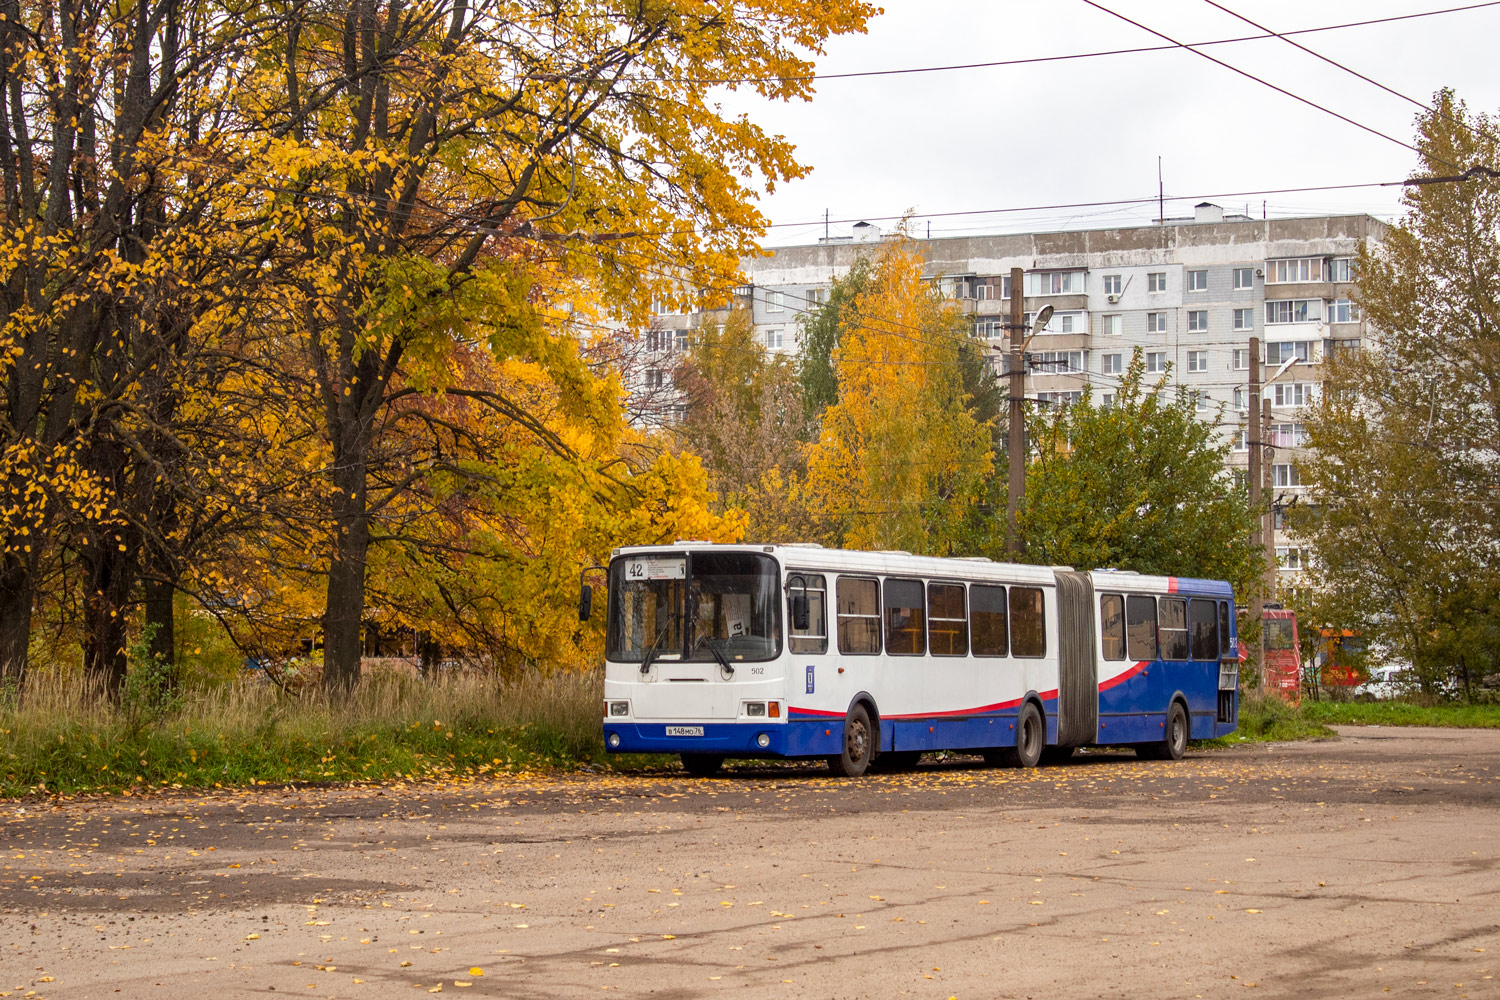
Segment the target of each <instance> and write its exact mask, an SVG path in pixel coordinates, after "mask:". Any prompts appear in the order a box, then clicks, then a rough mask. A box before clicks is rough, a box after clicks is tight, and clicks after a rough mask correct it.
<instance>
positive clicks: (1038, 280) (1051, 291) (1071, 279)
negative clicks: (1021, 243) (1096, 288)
mask: <svg viewBox="0 0 1500 1000" xmlns="http://www.w3.org/2000/svg"><path fill="white" fill-rule="evenodd" d="M1087 273H1088V272H1086V271H1032V272H1031V273H1029V274H1027V275H1026V294H1027V295H1079V294H1082V293H1083V277H1084V275H1085V274H1087Z"/></svg>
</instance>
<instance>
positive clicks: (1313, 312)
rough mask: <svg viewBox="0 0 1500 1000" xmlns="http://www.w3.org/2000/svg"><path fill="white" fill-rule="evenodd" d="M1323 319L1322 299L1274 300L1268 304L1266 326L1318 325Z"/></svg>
mask: <svg viewBox="0 0 1500 1000" xmlns="http://www.w3.org/2000/svg"><path fill="white" fill-rule="evenodd" d="M1322 318H1323V300H1322V299H1272V300H1270V301H1267V302H1266V325H1267V326H1274V325H1276V324H1278V323H1316V322H1318V321H1319V320H1321V319H1322Z"/></svg>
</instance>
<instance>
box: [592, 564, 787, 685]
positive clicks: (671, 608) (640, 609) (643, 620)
mask: <svg viewBox="0 0 1500 1000" xmlns="http://www.w3.org/2000/svg"><path fill="white" fill-rule="evenodd" d="M779 589H780V588H779V587H778V585H777V573H776V562H775V560H773V559H771V558H770V557H769V556H765V555H761V554H760V553H757V552H697V553H676V554H671V553H669V554H664V555H639V556H623V557H621V558H619V559H616V560H615V561H614V562H613V563H611V564H610V568H609V622H608V629H607V635H606V639H605V655H606V656H607V657H608V658H609V659H611V660H615V661H620V662H627V663H639V662H640V661H641V660H642V659H643V658H645V657H646V654H647V653H648V652H650V654H651V658H652V659H653V660H657V659H665V660H689V661H701V662H713V661H715V660H716V659H717V658H718V657H719V656H722V657H723V658H724V659H725V660H727V661H731V662H733V661H749V660H770V659H774V658H775V657H776V656H778V655H779V654H780V653H781V618H780V612H779V608H780V599H779V596H778V592H779ZM715 654H717V656H716V655H715Z"/></svg>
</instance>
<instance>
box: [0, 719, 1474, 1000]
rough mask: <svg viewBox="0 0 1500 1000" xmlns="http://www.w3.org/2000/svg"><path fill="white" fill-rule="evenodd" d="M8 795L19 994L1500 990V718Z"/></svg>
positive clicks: (9, 981) (12, 940) (4, 913)
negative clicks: (1090, 745)
mask: <svg viewBox="0 0 1500 1000" xmlns="http://www.w3.org/2000/svg"><path fill="white" fill-rule="evenodd" d="M1340 736H1341V738H1340V739H1339V740H1334V741H1321V742H1311V743H1296V744H1259V745H1253V744H1246V745H1244V746H1241V747H1236V748H1233V749H1230V750H1214V751H1196V752H1191V753H1190V754H1189V756H1188V757H1187V759H1185V760H1183V761H1181V762H1177V763H1164V762H1156V761H1137V760H1135V759H1134V757H1133V756H1131V755H1129V754H1126V753H1094V754H1085V755H1080V756H1079V757H1076V758H1075V759H1074V760H1072V761H1069V762H1067V763H1064V764H1059V765H1053V766H1049V767H1044V768H1040V769H1038V770H1035V771H1017V770H1003V769H989V768H986V767H984V766H983V765H982V764H981V763H980V762H979V761H978V760H977V759H974V758H953V759H950V760H947V761H941V762H929V763H926V764H924V765H923V766H920V767H918V768H917V769H915V770H913V771H909V772H906V773H902V774H895V775H884V776H872V777H866V778H863V779H860V780H857V781H845V780H841V779H830V778H829V777H827V775H826V772H824V771H822V770H821V769H820V768H795V767H764V766H762V767H750V766H743V767H739V768H736V769H733V770H730V771H728V772H726V774H725V776H723V777H719V778H714V779H706V780H699V779H692V778H688V777H686V776H684V775H682V774H680V773H675V774H662V773H641V774H618V773H611V774H593V775H589V774H581V775H569V776H562V777H559V776H536V775H531V776H513V777H502V778H497V779H490V780H486V781H483V782H474V783H465V784H446V785H441V786H438V785H386V786H372V787H357V788H348V787H343V788H302V789H280V788H262V789H255V790H241V791H233V792H230V791H224V792H214V793H207V794H204V793H186V792H175V793H165V794H161V793H152V794H149V795H143V796H126V797H99V798H84V799H76V800H70V801H61V802H54V801H49V800H40V799H33V800H25V801H17V800H11V801H6V802H3V803H0V846H3V848H4V853H3V855H0V997H7V996H12V997H114V996H116V995H122V996H131V997H191V996H198V995H202V994H204V993H205V991H212V992H213V993H216V994H218V995H219V996H223V997H252V996H253V997H272V996H285V995H287V994H289V993H290V994H292V995H295V996H305V997H385V996H397V995H402V996H406V995H417V994H422V993H437V992H444V993H447V992H457V993H467V994H473V995H475V996H498V997H528V998H552V997H557V998H564V997H582V996H595V997H597V996H600V995H608V994H610V993H613V992H619V993H623V994H626V995H630V996H652V997H661V998H674V1000H675V998H695V997H716V996H736V997H787V998H800V997H898V996H910V997H922V998H939V1000H942V998H947V997H960V998H964V997H1038V998H1040V997H1047V998H1069V997H1089V998H1096V997H1143V996H1151V997H1224V996H1237V995H1240V993H1241V991H1244V990H1253V991H1254V993H1253V994H1250V993H1247V994H1245V995H1247V996H1252V995H1253V996H1258V997H1266V998H1269V997H1288V998H1290V997H1296V998H1317V997H1370V996H1381V995H1386V993H1387V992H1389V994H1390V995H1392V996H1397V997H1428V996H1431V997H1476V998H1490V997H1500V985H1497V976H1500V876H1497V872H1496V869H1497V866H1500V730H1451V729H1381V728H1343V729H1340Z"/></svg>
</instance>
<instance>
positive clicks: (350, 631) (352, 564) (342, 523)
mask: <svg viewBox="0 0 1500 1000" xmlns="http://www.w3.org/2000/svg"><path fill="white" fill-rule="evenodd" d="M366 471H367V470H366V464H365V458H364V449H363V448H358V447H356V448H350V449H349V450H348V451H347V452H346V455H345V458H344V459H343V460H342V461H339V462H338V463H337V467H336V468H335V469H334V473H333V484H334V488H335V490H336V491H337V492H336V496H337V498H338V499H337V501H336V503H335V513H334V529H335V535H334V539H333V561H332V563H331V564H330V565H329V567H328V604H327V607H326V608H325V610H324V612H323V686H324V687H325V688H327V689H329V690H330V691H333V690H341V691H349V690H351V689H352V688H353V687H354V685H356V684H358V683H359V661H360V653H361V652H362V644H361V641H360V640H361V637H362V636H361V632H362V627H363V624H364V616H365V559H366V556H367V555H368V553H369V548H370V514H369V511H368V510H367V509H366V507H365V502H366Z"/></svg>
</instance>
